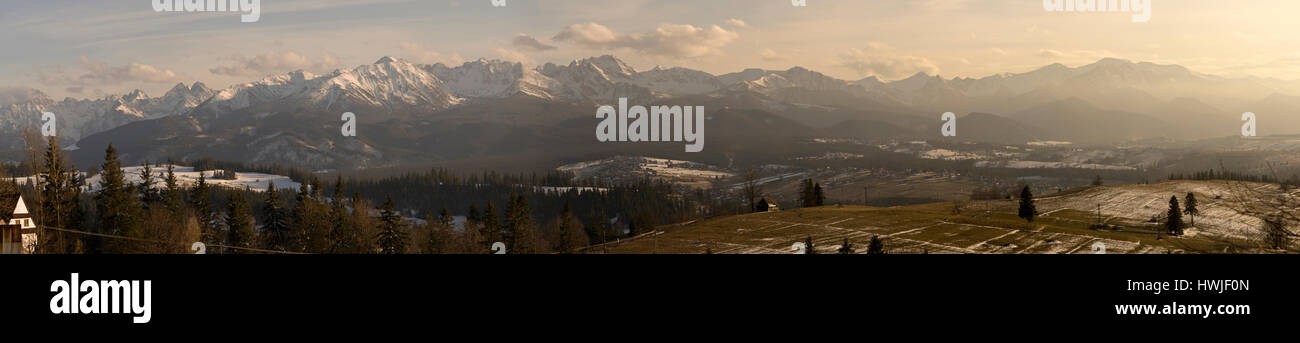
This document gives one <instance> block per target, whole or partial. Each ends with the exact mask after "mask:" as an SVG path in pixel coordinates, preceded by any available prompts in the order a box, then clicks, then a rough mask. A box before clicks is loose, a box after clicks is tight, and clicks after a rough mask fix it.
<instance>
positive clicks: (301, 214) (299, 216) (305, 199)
mask: <svg viewBox="0 0 1300 343" xmlns="http://www.w3.org/2000/svg"><path fill="white" fill-rule="evenodd" d="M293 200H294V202H293V209H292V210H291V211H290V215H289V223H291V224H290V225H289V241H288V243H287V244H285V245H286V246H287V248H288V250H298V251H306V250H307V236H309V235H310V234H311V231H310V230H308V227H309V226H311V216H312V215H313V213H312V207H313V206H312V203H313V201H314V200H312V198H311V191H310V190H308V185H307V183H306V182H304V183H302V184H300V185H298V193H297V194H295V195H294V197H293Z"/></svg>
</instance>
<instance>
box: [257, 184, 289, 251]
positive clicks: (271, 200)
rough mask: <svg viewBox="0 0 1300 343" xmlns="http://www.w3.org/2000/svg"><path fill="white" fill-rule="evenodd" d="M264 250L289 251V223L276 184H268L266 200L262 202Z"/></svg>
mask: <svg viewBox="0 0 1300 343" xmlns="http://www.w3.org/2000/svg"><path fill="white" fill-rule="evenodd" d="M262 216H263V218H262V240H261V241H262V242H261V243H262V244H261V246H262V248H263V249H268V250H288V248H289V246H288V243H289V223H288V221H287V218H285V214H284V208H282V207H280V192H279V191H277V190H276V189H275V182H274V181H268V182H267V183H266V200H264V201H263V202H262Z"/></svg>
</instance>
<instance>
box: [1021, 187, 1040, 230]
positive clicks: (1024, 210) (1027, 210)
mask: <svg viewBox="0 0 1300 343" xmlns="http://www.w3.org/2000/svg"><path fill="white" fill-rule="evenodd" d="M1037 215H1038V209H1037V208H1036V207H1035V206H1034V193H1033V192H1030V191H1029V186H1025V189H1023V190H1021V191H1020V213H1019V216H1020V218H1021V219H1024V220H1026V221H1028V222H1030V223H1032V222H1034V217H1035V216H1037Z"/></svg>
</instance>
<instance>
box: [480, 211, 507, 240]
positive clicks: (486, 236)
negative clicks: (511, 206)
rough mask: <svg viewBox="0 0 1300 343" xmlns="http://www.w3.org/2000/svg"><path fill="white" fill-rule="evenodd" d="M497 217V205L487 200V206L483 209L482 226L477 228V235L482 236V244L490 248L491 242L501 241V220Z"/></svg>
mask: <svg viewBox="0 0 1300 343" xmlns="http://www.w3.org/2000/svg"><path fill="white" fill-rule="evenodd" d="M499 218H500V217H497V207H496V205H494V204H492V201H491V200H488V202H487V207H486V208H484V210H483V226H482V227H480V228H479V230H480V231H479V236H480V237H482V238H483V243H484V244H483V246H484V247H485V248H491V247H492V243H496V242H501V241H502V240H501V220H500V219H499Z"/></svg>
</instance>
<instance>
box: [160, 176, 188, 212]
mask: <svg viewBox="0 0 1300 343" xmlns="http://www.w3.org/2000/svg"><path fill="white" fill-rule="evenodd" d="M163 183H164V185H165V186H164V187H166V188H164V189H163V198H164V199H163V201H165V202H167V210H168V211H171V213H172V216H174V217H175V218H181V217H182V216H181V211H182V210H183V209H184V206H185V205H184V200H183V199H181V185H180V181H179V180H177V179H176V166H175V165H172V164H171V163H167V175H166V177H164V178H163Z"/></svg>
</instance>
